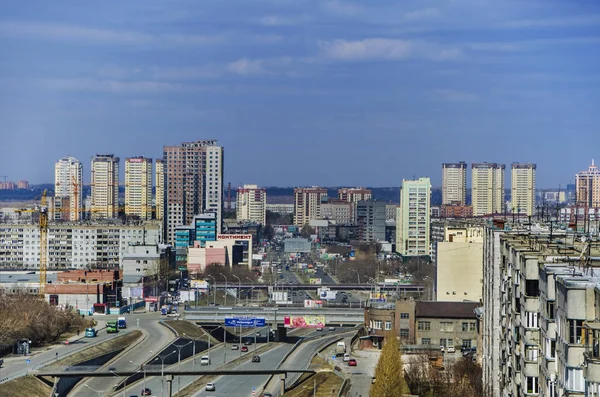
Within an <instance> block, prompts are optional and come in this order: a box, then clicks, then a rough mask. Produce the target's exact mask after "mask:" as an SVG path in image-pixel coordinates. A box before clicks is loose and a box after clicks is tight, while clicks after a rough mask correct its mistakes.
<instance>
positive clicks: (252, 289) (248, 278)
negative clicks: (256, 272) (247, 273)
mask: <svg viewBox="0 0 600 397" xmlns="http://www.w3.org/2000/svg"><path fill="white" fill-rule="evenodd" d="M246 280H248V281H250V283H251V284H252V288H250V291H251V292H252V298H254V281H252V280H251V279H250V277H246ZM246 306H248V294H246Z"/></svg>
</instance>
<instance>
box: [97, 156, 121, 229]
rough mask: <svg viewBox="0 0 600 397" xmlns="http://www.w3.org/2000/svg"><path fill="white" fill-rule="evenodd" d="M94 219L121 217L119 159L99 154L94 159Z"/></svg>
mask: <svg viewBox="0 0 600 397" xmlns="http://www.w3.org/2000/svg"><path fill="white" fill-rule="evenodd" d="M91 208H92V219H103V218H117V217H118V216H119V158H118V157H115V156H114V155H112V154H98V155H96V156H95V157H93V158H92V206H91Z"/></svg>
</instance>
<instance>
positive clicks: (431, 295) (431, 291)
mask: <svg viewBox="0 0 600 397" xmlns="http://www.w3.org/2000/svg"><path fill="white" fill-rule="evenodd" d="M423 281H428V282H430V283H431V288H430V289H429V300H430V301H432V300H433V279H432V278H431V277H429V276H426V277H423Z"/></svg>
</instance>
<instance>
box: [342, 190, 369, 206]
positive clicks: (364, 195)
mask: <svg viewBox="0 0 600 397" xmlns="http://www.w3.org/2000/svg"><path fill="white" fill-rule="evenodd" d="M371 196H372V193H371V190H370V189H365V188H363V187H355V188H342V189H338V199H339V200H342V201H347V202H349V203H358V202H359V201H367V200H371Z"/></svg>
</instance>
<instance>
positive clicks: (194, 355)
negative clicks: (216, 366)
mask: <svg viewBox="0 0 600 397" xmlns="http://www.w3.org/2000/svg"><path fill="white" fill-rule="evenodd" d="M183 336H185V337H186V338H189V339H191V340H192V341H193V342H194V344H193V345H192V348H193V350H192V371H195V370H196V342H198V341H199V340H201V339H200V338H193V337H191V336H188V335H186V334H185V332H184V333H183ZM208 365H210V335H209V336H208Z"/></svg>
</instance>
